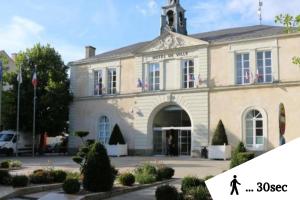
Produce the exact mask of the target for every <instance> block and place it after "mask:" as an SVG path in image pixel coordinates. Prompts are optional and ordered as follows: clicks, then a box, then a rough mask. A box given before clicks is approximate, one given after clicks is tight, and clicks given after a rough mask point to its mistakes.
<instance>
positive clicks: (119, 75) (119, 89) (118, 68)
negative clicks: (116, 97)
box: [116, 66, 121, 94]
mask: <svg viewBox="0 0 300 200" xmlns="http://www.w3.org/2000/svg"><path fill="white" fill-rule="evenodd" d="M116 75H117V94H120V93H121V82H120V81H121V66H118V67H117V68H116Z"/></svg>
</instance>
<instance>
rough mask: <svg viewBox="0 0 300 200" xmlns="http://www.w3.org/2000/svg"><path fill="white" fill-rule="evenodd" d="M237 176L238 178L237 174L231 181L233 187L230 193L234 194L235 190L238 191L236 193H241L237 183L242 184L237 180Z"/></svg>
mask: <svg viewBox="0 0 300 200" xmlns="http://www.w3.org/2000/svg"><path fill="white" fill-rule="evenodd" d="M236 178H237V176H236V175H234V176H233V180H232V181H231V182H230V186H231V187H232V190H231V193H230V195H233V193H234V192H235V193H236V195H239V191H238V189H237V184H238V185H241V184H240V183H239V182H238V181H237V179H236Z"/></svg>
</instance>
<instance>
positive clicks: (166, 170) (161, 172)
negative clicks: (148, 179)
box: [157, 166, 175, 180]
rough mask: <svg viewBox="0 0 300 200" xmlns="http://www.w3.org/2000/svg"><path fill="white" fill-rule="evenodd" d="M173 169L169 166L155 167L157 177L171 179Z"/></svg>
mask: <svg viewBox="0 0 300 200" xmlns="http://www.w3.org/2000/svg"><path fill="white" fill-rule="evenodd" d="M174 173H175V170H174V169H173V168H171V167H165V166H164V167H160V168H158V169H157V179H158V180H164V179H171V178H172V177H173V176H174Z"/></svg>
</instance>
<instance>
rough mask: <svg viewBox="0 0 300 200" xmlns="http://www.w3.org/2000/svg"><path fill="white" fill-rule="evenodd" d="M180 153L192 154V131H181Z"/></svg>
mask: <svg viewBox="0 0 300 200" xmlns="http://www.w3.org/2000/svg"><path fill="white" fill-rule="evenodd" d="M178 136H179V140H178V146H179V153H180V155H191V131H190V130H181V131H179V135H178Z"/></svg>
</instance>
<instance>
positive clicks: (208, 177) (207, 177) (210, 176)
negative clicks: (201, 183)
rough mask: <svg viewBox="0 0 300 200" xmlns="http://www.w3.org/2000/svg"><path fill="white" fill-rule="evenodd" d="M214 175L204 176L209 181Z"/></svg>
mask: <svg viewBox="0 0 300 200" xmlns="http://www.w3.org/2000/svg"><path fill="white" fill-rule="evenodd" d="M213 177H214V176H212V175H208V176H206V177H205V178H204V180H205V181H207V180H208V179H211V178H213Z"/></svg>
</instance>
